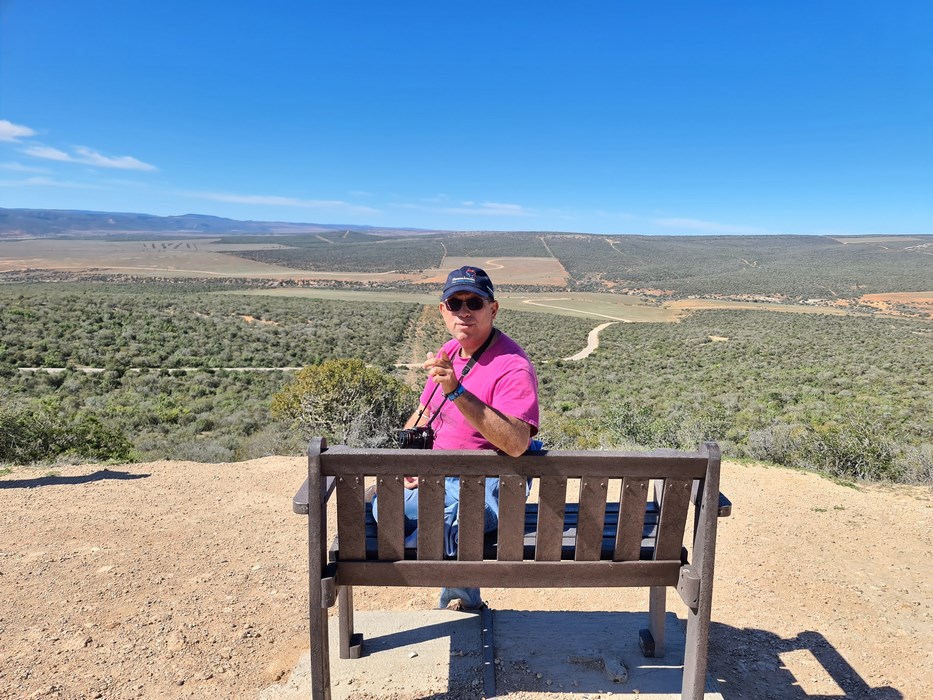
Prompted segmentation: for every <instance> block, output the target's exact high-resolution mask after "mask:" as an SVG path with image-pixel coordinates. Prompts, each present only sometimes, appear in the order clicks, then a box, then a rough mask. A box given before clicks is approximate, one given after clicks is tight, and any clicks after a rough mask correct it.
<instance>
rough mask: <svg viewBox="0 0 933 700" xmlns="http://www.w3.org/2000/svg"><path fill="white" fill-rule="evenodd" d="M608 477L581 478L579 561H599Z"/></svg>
mask: <svg viewBox="0 0 933 700" xmlns="http://www.w3.org/2000/svg"><path fill="white" fill-rule="evenodd" d="M607 492H608V479H599V478H590V477H584V478H582V479H581V480H580V515H579V516H578V520H577V542H576V556H575V557H574V558H575V559H576V560H577V561H597V560H598V559H599V558H600V553H601V551H602V545H603V527H604V525H605V522H606V493H607Z"/></svg>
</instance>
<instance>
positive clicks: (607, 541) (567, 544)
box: [330, 503, 687, 562]
mask: <svg viewBox="0 0 933 700" xmlns="http://www.w3.org/2000/svg"><path fill="white" fill-rule="evenodd" d="M561 505H562V506H564V511H565V512H564V517H563V522H562V523H561V522H560V521H557V522H558V525H557V527H558V528H559V529H557V530H556V533H557V534H556V539H555V540H554V543H553V544H552V545H551V548H552V551H550V552H548V556H550V557H552V558H550V559H547V560H542V559H540V555H539V551H538V550H539V548H540V546H541V543H540V540H539V539H538V536H537V533H538V527H537V518H538V513H539V511H540V512H541V513H543V514H544V515H547V514H548V511H547V510H541V508H543V507H544V506H543V505H539V504H538V503H528V504H526V506H525V530H524V540H523V552H522V556H521V557H520V558H521V559H524V560H526V561H531V560H536V561H561V560H569V559H575V558H576V545H577V516H578V515H579V504H577V503H567V504H564V503H561ZM365 508H366V557H365V559H366V560H369V561H375V560H378V559H379V550H378V546H379V544H378V542H379V540H378V527H377V526H376V522H375V520H374V519H373V517H372V504H371V503H366V505H365ZM380 508H382V506H381V505H380ZM379 517H380V519H381V518H382V515H381V514H380V516H379ZM542 517H543V516H542ZM548 517H550V518H551V519H552V520H555V518H553V516H552V515H551V516H548ZM618 518H619V504H618V503H609V504H607V505H606V518H605V524H604V528H603V533H602V547H601V550H600V552H599V557H598V559H601V560H613V557H614V553H615V543H616V540H617V537H616V523H617V522H618ZM657 520H658V511H657V506H656V505H655V504H654V503H647V509H646V511H645V515H644V516H643V524H642V526H641V530H639V529H638V524H637V523H636V524H635V530H634V533H635V534H634V535H633V540H634V542H635V544H633V545H632V557H631V558H632V559H633V560H648V559H653V558H654V545H655V537H656V535H657ZM419 529H420V528H419ZM438 529H440V528H438ZM496 540H497V533H496V532H491V533H487V534H486V535H485V537H484V540H483V555H482V558H483V559H485V560H493V559H497V558H499V556H498V552H497V541H496ZM678 552H679V553H678V554H676V556H678V557H680V560H681V561H684V562H686V561H687V555H686V550H685V549H682V548H681V549H679V550H678ZM419 556H420V553H419V552H418V551H417V550H416V549H415V548H408V549H406V550H405V552H404V559H416V558H418V557H419ZM399 558H402V557H399ZM420 558H421V559H425V558H426V557H424V556H421V557H420ZM330 559H331V561H337V560H338V559H339V560H340V561H343V562H346V561H353V560H355V558H351V557H349V556H348V555H347V553H346V552H345V551H343V550H342V549H341V547H340V543H339V539H338V538H335V539H334V542H333V544H332V546H331V552H330Z"/></svg>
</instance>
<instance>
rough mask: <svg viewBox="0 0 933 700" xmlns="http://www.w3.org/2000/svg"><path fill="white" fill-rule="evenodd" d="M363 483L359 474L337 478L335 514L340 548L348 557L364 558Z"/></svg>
mask: <svg viewBox="0 0 933 700" xmlns="http://www.w3.org/2000/svg"><path fill="white" fill-rule="evenodd" d="M364 493H365V489H364V484H363V477H361V476H341V477H338V478H337V514H338V517H339V518H340V521H339V522H338V524H337V527H338V528H340V549H341V551H342V552H343V555H344V556H345V557H347V558H348V559H365V558H366V520H365V518H364V517H363V515H364V513H365V501H364Z"/></svg>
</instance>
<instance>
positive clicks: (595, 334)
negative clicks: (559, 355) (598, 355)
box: [564, 321, 621, 362]
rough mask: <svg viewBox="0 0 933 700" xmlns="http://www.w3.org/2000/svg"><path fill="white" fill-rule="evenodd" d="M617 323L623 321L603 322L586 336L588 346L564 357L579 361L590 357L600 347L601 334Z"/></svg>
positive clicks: (571, 360)
mask: <svg viewBox="0 0 933 700" xmlns="http://www.w3.org/2000/svg"><path fill="white" fill-rule="evenodd" d="M616 323H621V322H620V321H609V322H608V323H601V324H600V325H598V326H596V328H594V329H593V330H591V331H590V332H589V334H588V335H587V336H586V347H585V348H583V349H582V350H581V351H580V352H578V353H577V354H576V355H571V356H570V357H565V358H564V359H565V360H569V361H570V362H577V361H579V360H582V359H583V358H585V357H589V356H590V355H592V354H593V353H594V352H595V351H596V348H598V347H599V334H600V333H601V332H602V331H603V330H604V329H605V328H608V327H609V326H612V325H615V324H616Z"/></svg>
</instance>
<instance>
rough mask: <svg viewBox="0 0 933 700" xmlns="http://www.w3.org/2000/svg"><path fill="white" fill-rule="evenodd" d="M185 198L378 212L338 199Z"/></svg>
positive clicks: (202, 194) (192, 194)
mask: <svg viewBox="0 0 933 700" xmlns="http://www.w3.org/2000/svg"><path fill="white" fill-rule="evenodd" d="M184 194H185V196H188V197H194V198H196V199H207V200H210V201H212V202H230V203H232V204H253V205H260V206H273V207H299V208H304V209H345V210H348V211H353V212H360V213H367V214H374V213H378V210H376V209H372V208H370V207H363V206H359V205H355V204H350V203H349V202H344V201H342V200H339V199H301V198H300V197H281V196H279V195H265V194H233V193H226V192H185V193H184Z"/></svg>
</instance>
